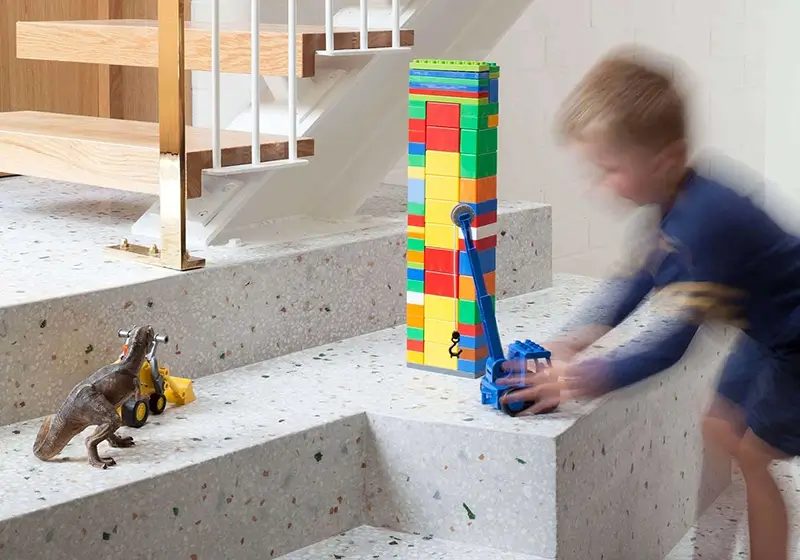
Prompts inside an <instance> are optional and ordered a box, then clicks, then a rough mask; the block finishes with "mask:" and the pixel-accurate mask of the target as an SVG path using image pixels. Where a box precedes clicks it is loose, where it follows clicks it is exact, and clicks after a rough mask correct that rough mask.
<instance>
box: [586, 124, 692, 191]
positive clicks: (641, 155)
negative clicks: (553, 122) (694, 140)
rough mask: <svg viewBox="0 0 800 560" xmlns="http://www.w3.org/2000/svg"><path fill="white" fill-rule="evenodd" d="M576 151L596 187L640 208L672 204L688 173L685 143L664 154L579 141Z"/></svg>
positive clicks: (662, 152) (667, 149) (595, 141)
mask: <svg viewBox="0 0 800 560" xmlns="http://www.w3.org/2000/svg"><path fill="white" fill-rule="evenodd" d="M575 147H576V148H577V150H578V153H579V154H580V156H581V158H582V159H583V160H584V161H585V162H587V163H589V165H590V166H591V168H592V171H593V174H594V176H595V181H594V182H595V184H596V186H598V187H600V188H602V189H603V190H604V191H607V192H609V193H610V194H612V195H614V196H616V197H619V198H622V199H624V200H627V201H629V202H631V203H633V204H635V205H637V206H644V205H647V204H661V203H664V202H667V201H668V200H670V199H671V198H672V196H673V195H674V193H675V192H676V187H677V186H678V184H679V183H680V181H681V178H682V177H683V174H684V172H685V167H686V147H685V144H684V143H682V142H676V143H674V144H672V145H669V146H667V147H666V148H664V149H662V150H661V151H653V150H648V149H646V148H620V147H618V146H615V145H613V144H612V143H609V142H605V141H600V140H584V141H578V142H576V146H575Z"/></svg>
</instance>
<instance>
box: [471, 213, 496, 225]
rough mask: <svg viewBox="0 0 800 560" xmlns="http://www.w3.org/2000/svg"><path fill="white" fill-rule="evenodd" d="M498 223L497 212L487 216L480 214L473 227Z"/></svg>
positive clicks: (473, 221) (473, 222)
mask: <svg viewBox="0 0 800 560" xmlns="http://www.w3.org/2000/svg"><path fill="white" fill-rule="evenodd" d="M496 222H497V212H487V213H486V214H478V215H477V216H475V218H473V220H472V227H476V228H479V227H483V226H488V225H489V224H494V223H496Z"/></svg>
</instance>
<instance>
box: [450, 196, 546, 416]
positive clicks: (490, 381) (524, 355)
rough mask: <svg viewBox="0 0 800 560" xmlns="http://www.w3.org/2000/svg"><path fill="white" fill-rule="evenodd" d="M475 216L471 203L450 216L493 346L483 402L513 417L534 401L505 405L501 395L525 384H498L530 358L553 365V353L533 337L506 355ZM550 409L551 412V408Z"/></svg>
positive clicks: (523, 370) (523, 367) (483, 382)
mask: <svg viewBox="0 0 800 560" xmlns="http://www.w3.org/2000/svg"><path fill="white" fill-rule="evenodd" d="M474 218H475V212H474V210H473V209H472V208H471V207H470V206H469V205H468V204H459V205H457V206H456V207H455V208H453V210H452V212H451V213H450V219H451V220H452V221H453V223H454V224H455V225H456V226H457V227H459V228H461V232H462V234H463V236H464V249H465V250H466V253H467V259H469V265H470V270H471V272H472V279H473V280H474V281H475V299H476V300H477V304H478V311H479V312H480V316H481V323H482V325H483V332H484V335H485V336H486V344H487V346H488V347H489V357H488V358H487V359H486V375H484V376H483V379H482V380H481V403H482V404H488V405H491V406H493V407H494V408H496V409H497V410H502V411H503V412H505V413H506V414H508V415H509V416H516V415H517V414H518V413H519V412H522V411H523V410H525V409H526V408H528V407H530V406H531V405H533V404H534V403H532V402H515V403H511V404H502V403H501V402H500V399H501V397H503V396H504V395H506V394H508V393H511V392H513V391H517V390H519V389H522V388H523V387H525V385H513V386H506V385H502V386H499V385H497V381H498V380H499V379H501V378H503V377H508V376H510V375H519V374H522V375H525V374H526V373H527V368H528V366H529V365H530V364H529V360H530V361H533V363H534V364H535V365H536V366H537V367H536V369H538V366H539V364H542V365H545V364H546V365H547V366H550V365H551V363H550V352H549V351H548V350H546V349H544V348H543V347H541V346H539V345H538V344H536V343H535V342H533V341H531V340H525V341H520V340H517V341H514V342H513V343H512V344H511V345H510V346H509V347H508V358H506V357H505V356H504V355H503V346H502V344H501V342H500V332H499V330H498V328H497V317H496V316H495V312H494V305H493V303H492V298H491V296H490V295H489V293H488V291H487V289H486V282H485V281H484V279H483V270H482V269H481V263H480V259H479V257H478V250H477V248H476V247H475V242H474V241H473V239H472V220H473V219H474ZM547 412H550V411H547Z"/></svg>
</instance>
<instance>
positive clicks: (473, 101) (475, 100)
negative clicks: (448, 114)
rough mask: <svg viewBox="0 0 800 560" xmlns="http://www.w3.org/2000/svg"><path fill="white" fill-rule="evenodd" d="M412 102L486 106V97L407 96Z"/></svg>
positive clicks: (487, 102)
mask: <svg viewBox="0 0 800 560" xmlns="http://www.w3.org/2000/svg"><path fill="white" fill-rule="evenodd" d="M408 97H409V99H411V100H412V101H433V102H438V103H458V104H459V105H461V106H462V107H466V106H467V105H488V104H489V98H488V97H450V96H449V95H422V94H420V93H411V94H409V96H408Z"/></svg>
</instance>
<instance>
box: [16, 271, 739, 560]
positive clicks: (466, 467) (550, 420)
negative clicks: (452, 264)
mask: <svg viewBox="0 0 800 560" xmlns="http://www.w3.org/2000/svg"><path fill="white" fill-rule="evenodd" d="M595 285H596V282H595V281H592V280H588V279H581V278H577V277H563V278H561V277H560V278H559V279H558V281H557V287H556V288H553V289H549V290H543V291H541V292H537V293H533V294H526V295H524V296H521V297H516V298H511V299H507V300H504V301H501V302H500V303H499V304H498V317H499V322H500V328H501V335H502V336H503V339H504V340H505V341H506V342H508V341H510V340H513V339H515V338H522V337H531V338H534V339H539V340H544V339H546V338H548V337H549V336H551V335H552V334H553V332H554V330H555V329H556V328H557V326H558V325H559V324H560V323H562V322H563V321H564V319H565V318H566V317H567V315H568V314H569V312H570V311H571V308H572V307H573V306H574V305H575V304H576V303H577V302H578V301H579V300H580V299H582V297H583V296H584V295H586V294H588V293H589V292H590V291H591V289H592V288H593V287H594V286H595ZM543 318H544V319H545V320H544V321H543ZM653 321H655V319H654V317H653V316H652V314H648V312H647V310H644V311H643V312H642V313H641V314H639V315H637V316H634V317H632V318H631V320H630V321H629V323H628V325H627V329H626V330H623V332H622V335H621V336H623V337H624V336H626V335H630V334H631V333H632V332H635V331H640V330H647V329H650V328H652V327H653ZM648 325H649V326H648ZM403 340H404V329H403V328H402V327H397V328H392V329H387V330H383V331H379V332H376V333H372V334H368V335H364V336H361V337H358V338H354V339H350V340H346V341H342V342H339V343H334V344H330V345H327V346H324V347H319V348H316V349H313V350H306V351H303V352H298V353H295V354H291V355H287V356H283V357H279V358H275V359H273V360H269V361H266V362H262V363H258V364H253V365H250V366H247V367H244V368H240V369H237V370H233V371H230V372H226V373H222V374H218V375H211V376H207V377H204V378H202V379H199V380H198V381H197V384H196V386H197V387H196V389H197V394H198V400H197V401H196V402H195V403H192V404H190V405H188V406H186V407H185V408H183V409H168V411H167V412H166V413H165V414H164V416H162V417H160V418H159V419H158V420H157V421H154V422H152V423H148V425H146V426H145V427H144V428H142V429H141V430H137V431H131V432H132V435H134V437H136V438H137V441H138V443H137V446H136V447H134V448H132V449H111V450H106V449H103V450H102V451H103V452H104V453H108V454H109V455H111V456H113V457H115V458H116V460H117V462H118V465H117V466H116V467H114V468H113V469H110V470H108V471H97V470H94V469H91V468H90V467H88V465H87V464H86V462H85V458H84V457H85V455H84V451H83V446H82V442H81V438H80V437H79V438H76V441H74V442H73V444H72V445H70V446H69V447H68V448H67V450H66V451H65V453H64V455H65V456H66V457H67V460H63V461H56V462H52V463H42V462H40V461H38V460H36V459H35V458H33V457H32V455H31V452H30V446H31V442H32V441H33V438H34V435H35V433H36V430H37V428H38V422H34V421H29V422H23V423H19V424H15V425H11V426H7V427H5V428H3V429H2V431H0V467H1V468H2V470H3V482H4V484H3V485H2V487H0V559H5V558H9V559H14V560H17V559H19V558H26V557H31V556H26V554H40V555H41V556H39V557H42V558H48V559H53V560H61V559H64V560H66V559H68V558H70V559H71V558H76V557H85V558H123V557H131V558H142V559H144V558H147V559H151V560H161V559H164V560H166V559H170V560H172V559H175V558H195V560H216V559H218V558H230V559H231V560H250V559H253V560H255V559H261V558H270V557H271V556H272V555H273V554H274V555H275V556H279V555H281V554H287V553H289V552H292V551H295V550H298V549H301V548H303V547H305V546H308V545H310V544H313V543H314V542H318V541H322V540H324V539H327V538H329V537H333V536H335V535H337V534H339V533H341V532H342V531H346V530H349V529H352V528H355V527H358V526H361V525H370V526H375V527H385V528H388V529H390V530H391V531H403V532H406V533H412V534H413V533H419V534H420V535H432V536H433V537H434V538H442V539H446V540H448V541H453V542H456V543H460V544H461V545H464V546H467V547H474V546H482V547H489V548H495V549H498V550H501V551H507V552H516V553H522V554H531V555H536V556H541V557H543V558H557V559H558V560H562V559H563V560H596V559H597V558H599V557H600V556H601V555H603V556H604V557H605V558H614V559H618V560H628V559H630V560H634V559H635V560H641V559H642V558H662V557H663V555H664V554H665V553H666V551H668V550H669V549H670V548H671V547H672V545H673V544H675V542H677V541H678V540H679V538H680V536H682V534H683V532H685V529H686V528H687V527H688V526H689V525H691V523H692V522H693V520H694V516H695V515H694V514H695V512H694V510H695V502H696V501H697V500H696V496H697V492H696V490H697V488H698V486H699V487H701V488H702V490H703V491H702V493H701V500H702V501H703V502H704V503H710V502H711V501H712V500H713V499H714V497H716V495H717V494H718V493H719V491H720V490H721V489H722V488H723V487H725V486H726V485H727V484H728V482H729V480H730V473H729V470H728V469H727V468H726V465H724V464H723V465H716V464H706V465H705V466H704V463H703V459H704V456H703V452H702V449H701V446H700V443H699V436H698V434H697V431H698V430H697V426H696V424H697V419H698V417H699V414H700V410H701V407H702V405H703V404H704V397H705V396H706V393H707V392H708V387H709V385H710V383H711V379H712V377H713V375H712V373H713V371H714V367H715V364H714V363H713V362H705V363H702V364H701V363H700V362H698V359H699V358H700V357H701V356H699V355H698V354H702V355H703V356H705V357H708V358H712V359H713V360H718V359H719V356H718V355H717V353H718V352H720V353H721V352H722V351H723V349H724V345H725V343H726V341H727V337H721V338H716V337H715V336H714V333H704V334H703V336H701V337H700V338H699V339H698V341H697V343H696V344H695V345H694V346H695V348H694V350H693V352H692V356H690V357H688V358H687V360H685V361H684V362H683V363H681V364H680V365H679V366H676V368H674V370H673V371H672V372H671V373H670V374H669V375H665V376H662V377H660V378H655V379H653V380H651V381H650V382H649V387H637V388H634V389H631V390H629V391H626V392H624V393H622V394H619V395H616V396H613V397H611V398H609V399H604V400H599V401H596V402H593V403H588V404H583V405H577V404H576V403H565V404H564V406H563V407H562V409H561V410H560V411H559V412H557V413H555V414H552V415H549V416H541V417H536V418H510V417H507V416H505V415H503V414H501V413H499V412H496V411H494V410H492V409H489V408H486V407H483V406H481V405H480V399H479V389H478V386H479V381H477V380H467V379H460V378H456V377H452V376H442V375H435V374H426V373H424V372H420V371H417V370H410V369H408V368H406V367H405V365H404V362H405V355H404V351H403V348H404V345H403ZM645 391H646V392H645ZM639 392H643V393H642V394H641V395H639V398H635V397H636V396H637V393H639ZM701 475H703V476H702V477H701ZM701 478H702V480H701ZM131 504H135V506H133V505H131ZM298 527H299V528H300V529H301V530H300V531H298V532H297V533H295V532H294V531H295V530H296V529H297V528H298ZM144 535H146V536H147V538H144ZM192 555H195V556H192Z"/></svg>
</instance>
